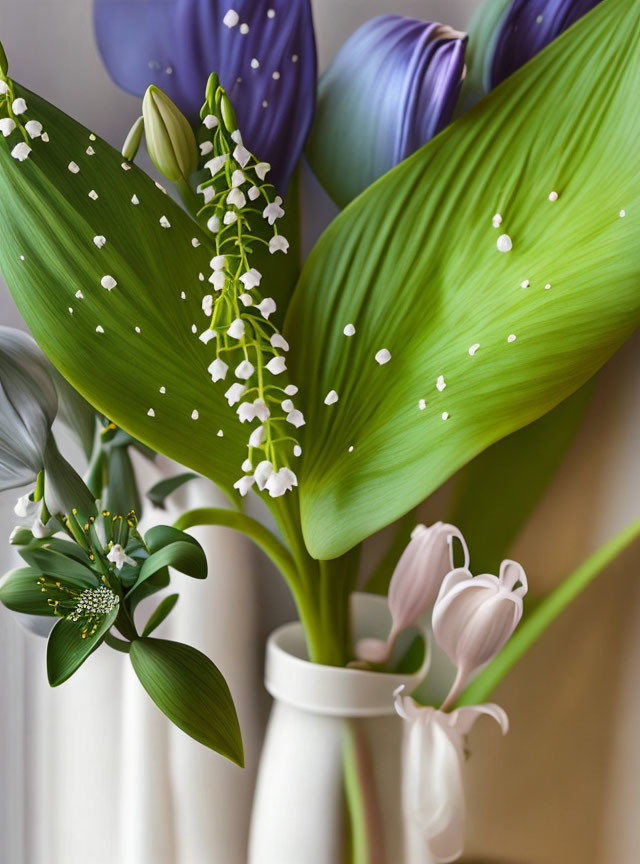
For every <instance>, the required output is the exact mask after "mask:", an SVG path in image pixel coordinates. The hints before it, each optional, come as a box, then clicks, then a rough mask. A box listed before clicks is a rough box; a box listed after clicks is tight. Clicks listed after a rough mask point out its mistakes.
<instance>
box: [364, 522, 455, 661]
mask: <svg viewBox="0 0 640 864" xmlns="http://www.w3.org/2000/svg"><path fill="white" fill-rule="evenodd" d="M454 537H457V539H458V540H459V541H460V544H461V546H462V549H463V552H464V562H465V563H464V566H465V568H466V567H468V566H469V551H468V549H467V544H466V543H465V540H464V537H463V536H462V534H461V532H460V531H459V530H458V528H456V527H455V525H448V524H447V523H445V522H436V523H435V524H434V525H431V527H429V528H427V526H426V525H416V527H415V528H414V529H413V531H412V533H411V540H410V541H409V543H408V545H407V547H406V548H405V550H404V552H403V553H402V555H401V556H400V559H399V561H398V563H397V564H396V568H395V570H394V571H393V575H392V577H391V582H390V584H389V610H390V612H391V621H392V625H391V631H390V633H389V636H388V638H387V640H386V642H383V641H382V640H381V639H362V640H361V641H360V642H359V643H358V645H357V646H356V654H357V655H358V657H360V658H361V659H363V660H368V661H369V662H371V663H384V662H386V660H388V658H389V655H390V654H391V651H392V650H393V645H394V643H395V640H396V639H397V637H398V634H399V633H401V632H402V631H403V630H406V628H407V627H410V626H411V625H412V624H414V623H415V621H416V620H417V619H418V618H419V617H420V615H422V613H423V612H425V611H426V610H427V609H429V608H431V606H433V604H434V602H435V599H436V597H437V596H438V590H439V589H440V585H441V584H442V580H443V579H444V578H445V576H446V575H447V573H448V572H449V571H450V570H452V569H453V567H454V563H453V546H452V543H453V538H454Z"/></svg>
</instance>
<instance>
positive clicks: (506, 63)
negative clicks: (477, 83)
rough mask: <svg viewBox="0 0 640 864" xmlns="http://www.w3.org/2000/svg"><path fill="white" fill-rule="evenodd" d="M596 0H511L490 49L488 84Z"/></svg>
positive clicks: (520, 63)
mask: <svg viewBox="0 0 640 864" xmlns="http://www.w3.org/2000/svg"><path fill="white" fill-rule="evenodd" d="M599 2H600V0H514V2H513V4H512V5H511V8H510V9H509V11H508V12H507V14H506V15H505V17H504V19H503V20H502V23H501V25H500V29H499V32H498V35H497V37H496V41H495V44H494V49H493V57H492V60H491V66H490V71H489V84H490V87H496V86H497V85H498V84H499V83H500V82H501V81H504V79H505V78H508V77H509V75H511V74H513V73H514V72H515V71H516V69H519V68H520V66H523V65H524V64H525V63H526V62H527V61H528V60H531V58H532V57H534V56H535V55H536V54H537V53H538V52H539V51H542V49H543V48H545V47H546V46H547V45H548V44H549V43H550V42H553V40H554V39H555V38H556V37H557V36H559V35H560V34H561V33H563V32H564V31H565V30H566V29H567V28H568V27H570V26H571V25H572V24H575V22H576V21H577V20H578V19H579V18H582V16H583V15H585V14H586V13H587V12H589V11H590V10H591V9H593V7H594V6H597V5H598V3H599Z"/></svg>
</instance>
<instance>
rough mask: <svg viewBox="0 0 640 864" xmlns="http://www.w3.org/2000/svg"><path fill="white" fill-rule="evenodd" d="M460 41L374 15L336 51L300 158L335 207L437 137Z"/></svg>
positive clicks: (453, 94)
mask: <svg viewBox="0 0 640 864" xmlns="http://www.w3.org/2000/svg"><path fill="white" fill-rule="evenodd" d="M466 38H467V37H466V34H464V33H459V32H458V31H456V30H452V29H451V28H450V27H447V26H444V25H442V24H437V23H432V22H428V21H418V20H417V19H415V18H404V17H402V16H400V15H381V16H379V17H377V18H372V19H371V20H370V21H367V22H366V23H365V24H363V25H362V27H359V28H358V30H356V31H355V33H353V35H352V36H350V37H349V39H347V41H346V42H345V43H344V45H343V46H342V47H341V48H340V50H339V51H338V53H337V54H336V56H335V58H334V59H333V61H332V62H331V64H330V65H329V68H328V69H327V71H326V72H325V74H324V75H323V76H322V78H321V80H320V86H319V95H318V109H317V115H316V122H315V124H314V127H313V131H312V134H311V138H310V141H309V145H308V148H307V154H308V156H309V161H310V163H311V166H312V168H313V169H314V171H315V172H316V174H317V175H318V177H319V179H320V180H321V182H322V183H323V185H324V186H325V187H326V188H327V190H328V191H329V193H330V194H331V196H332V197H333V198H334V200H335V201H337V202H338V203H339V204H346V203H347V202H348V201H350V200H351V199H352V198H354V197H355V196H356V195H357V194H359V193H360V192H361V191H362V190H363V189H365V188H366V187H367V186H368V185H369V184H370V183H373V181H374V180H376V179H377V178H378V177H380V176H381V175H382V174H384V173H385V172H386V171H388V170H389V169H391V168H393V166H394V165H397V164H398V162H401V161H402V160H403V159H405V158H406V157H407V156H409V155H410V154H411V153H413V152H414V151H415V150H417V149H418V147H421V146H422V145H423V144H424V143H425V142H427V141H428V140H429V139H430V138H432V137H433V136H434V135H436V134H437V133H438V132H439V131H440V130H441V129H442V128H443V127H444V126H446V125H447V123H448V122H449V120H450V119H451V115H452V113H453V109H454V107H455V104H456V101H457V99H458V94H459V92H460V85H461V83H462V78H463V75H464V59H465V50H466Z"/></svg>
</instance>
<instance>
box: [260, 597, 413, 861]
mask: <svg viewBox="0 0 640 864" xmlns="http://www.w3.org/2000/svg"><path fill="white" fill-rule="evenodd" d="M352 612H353V631H354V637H355V639H358V638H362V637H364V636H378V637H386V635H387V633H388V632H389V626H390V615H389V610H388V606H387V603H386V600H385V599H384V598H381V597H375V596H372V595H368V594H356V595H354V597H353V603H352ZM425 636H426V634H425ZM306 658H307V653H306V647H305V640H304V633H303V631H302V627H301V625H300V624H299V623H293V624H286V625H284V626H283V627H280V628H279V629H278V630H276V631H275V632H274V633H273V634H272V635H271V637H270V638H269V641H268V643H267V657H266V674H265V686H266V688H267V690H268V691H269V693H270V694H271V695H272V696H273V698H274V705H273V708H272V712H271V717H270V720H269V724H268V727H267V732H266V736H265V740H264V745H263V750H262V756H261V761H260V768H259V772H258V779H257V784H256V792H255V798H254V805H253V816H252V823H251V833H250V838H249V864H343V861H344V849H345V825H346V821H345V820H346V805H345V796H344V752H345V750H344V748H345V745H347V746H349V747H350V752H351V753H352V754H353V753H355V754H357V755H356V757H355V760H354V761H353V762H352V764H355V765H357V770H358V776H359V788H360V791H361V792H362V793H363V802H364V804H363V809H364V810H365V811H366V818H365V823H366V825H367V829H366V833H367V837H368V852H367V860H368V862H369V864H400V862H408V861H409V855H410V853H409V849H408V843H410V841H408V838H407V836H406V831H405V825H404V819H403V815H402V805H401V798H402V792H401V779H402V738H403V721H402V720H401V719H400V718H399V717H398V716H397V714H396V713H395V710H394V706H393V692H394V690H395V689H396V688H397V687H399V686H400V685H402V684H404V685H405V688H406V692H407V693H411V691H412V690H413V689H415V687H416V686H417V685H418V684H419V682H420V681H421V680H422V679H423V678H424V676H425V675H426V672H427V667H428V657H427V658H425V662H424V663H423V665H422V668H421V669H419V670H418V671H417V672H416V673H415V674H413V675H396V674H380V673H375V672H368V671H363V670H358V669H345V668H337V667H331V666H320V665H317V664H313V663H310V662H309V661H308V660H307V659H306ZM421 864H426V862H421Z"/></svg>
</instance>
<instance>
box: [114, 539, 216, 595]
mask: <svg viewBox="0 0 640 864" xmlns="http://www.w3.org/2000/svg"><path fill="white" fill-rule="evenodd" d="M164 567H174V568H175V569H176V570H179V571H180V572H181V573H185V574H186V575H187V576H193V578H194V579H206V576H207V558H206V555H205V554H204V552H203V550H202V547H201V546H200V545H199V544H196V545H194V544H193V543H185V542H184V541H178V542H177V543H170V544H169V545H168V546H163V547H162V549H158V551H157V552H154V553H153V554H151V555H150V556H149V557H148V558H147V560H146V561H145V562H144V564H143V565H142V567H141V568H140V573H139V575H138V579H137V581H136V584H135V585H134V586H133V588H132V589H131V591H135V590H136V588H137V587H138V585H140V583H141V582H144V581H145V579H148V578H149V576H153V574H154V573H157V572H158V571H159V570H162V569H163V568H164Z"/></svg>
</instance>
